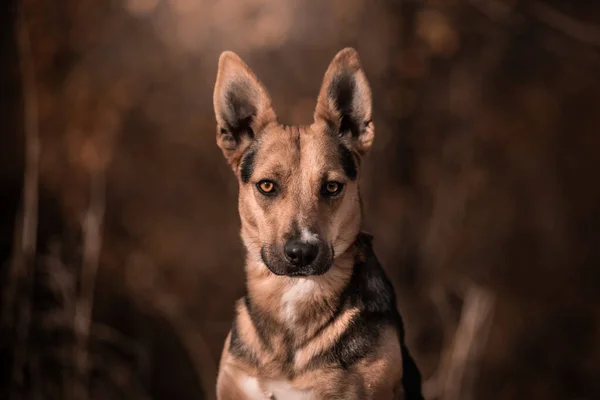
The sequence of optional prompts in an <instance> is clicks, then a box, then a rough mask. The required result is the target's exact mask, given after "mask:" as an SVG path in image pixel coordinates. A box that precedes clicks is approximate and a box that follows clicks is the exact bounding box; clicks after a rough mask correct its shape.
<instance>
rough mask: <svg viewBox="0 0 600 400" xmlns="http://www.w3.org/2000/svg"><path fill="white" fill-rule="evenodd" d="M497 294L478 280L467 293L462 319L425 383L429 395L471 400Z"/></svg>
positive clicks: (428, 396) (447, 398)
mask: <svg viewBox="0 0 600 400" xmlns="http://www.w3.org/2000/svg"><path fill="white" fill-rule="evenodd" d="M494 303H495V296H494V294H493V293H491V292H490V291H489V290H488V289H486V288H483V287H480V286H478V285H477V284H475V283H471V284H469V286H468V287H467V288H466V291H465V295H464V304H463V309H462V313H461V317H460V322H459V324H458V328H457V330H456V333H455V334H454V340H453V341H452V345H451V347H450V348H448V349H446V350H445V351H444V355H443V358H442V362H441V364H440V367H439V369H438V371H437V373H436V376H435V377H434V378H432V379H431V380H430V381H428V382H427V383H426V385H425V391H426V397H427V398H439V399H444V400H470V399H472V398H473V372H474V366H475V365H478V362H479V357H480V354H481V352H482V350H483V349H484V348H485V344H486V342H487V338H488V334H489V328H490V326H491V321H492V318H491V317H492V314H493V311H494Z"/></svg>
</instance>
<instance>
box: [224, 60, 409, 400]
mask: <svg viewBox="0 0 600 400" xmlns="http://www.w3.org/2000/svg"><path fill="white" fill-rule="evenodd" d="M346 88H350V89H351V92H350V96H347V97H344V96H346V94H347V93H345V92H343V91H344V90H345V89H346ZM345 101H346V102H347V104H346V103H344V102H345ZM344 104H346V106H347V107H346V108H344V109H342V108H343V107H342V106H343V105H344ZM214 105H215V112H216V117H217V124H218V132H217V143H218V145H219V147H221V149H222V151H223V154H224V156H225V158H226V159H227V161H228V162H229V164H230V165H231V166H232V168H233V169H234V171H235V172H236V176H237V177H238V180H239V183H240V191H239V213H240V218H241V222H242V230H241V236H242V240H243V242H244V245H245V247H246V249H247V257H246V273H247V296H246V297H245V298H244V299H241V300H240V301H239V302H238V303H237V306H236V320H235V326H234V329H233V330H232V332H230V334H229V335H228V337H227V339H226V343H225V347H224V349H223V354H222V359H221V365H220V372H219V377H218V383H217V396H218V398H219V399H222V400H223V399H244V398H265V399H266V398H269V397H268V396H270V395H271V394H272V393H270V391H272V390H276V389H274V387H275V386H277V385H279V386H281V387H287V388H293V389H294V390H300V391H302V390H304V391H307V393H310V395H311V396H312V397H303V398H314V399H322V398H327V399H392V398H393V396H394V393H395V392H397V388H398V382H399V380H400V378H401V375H402V368H401V365H402V359H401V352H400V344H399V343H400V338H399V337H398V333H397V332H396V331H395V330H394V329H392V328H389V329H388V328H386V329H382V332H381V336H380V340H379V341H378V342H377V348H375V349H373V351H372V352H370V353H369V355H368V356H366V357H363V358H362V359H360V360H359V362H357V363H355V364H354V365H353V366H352V367H350V368H340V367H336V366H331V365H329V366H328V365H327V364H324V365H323V367H319V368H312V367H311V365H312V364H311V363H312V362H313V360H314V359H315V358H316V357H317V356H319V355H322V354H326V353H327V352H328V351H330V349H331V348H332V346H333V344H334V343H336V342H337V341H338V340H340V338H341V337H342V336H343V335H344V334H345V332H346V331H347V330H348V328H349V326H350V324H351V323H353V322H354V321H355V320H356V318H358V315H359V313H360V311H361V310H360V309H359V308H356V307H352V306H348V307H346V308H343V309H342V311H341V312H340V313H339V315H336V316H335V319H334V321H333V322H332V323H330V324H328V321H330V320H332V319H333V318H334V314H335V313H336V310H338V309H339V307H340V304H339V302H340V296H341V294H342V291H343V290H344V288H345V287H346V286H347V285H348V284H349V281H350V279H351V277H352V274H353V268H354V265H355V263H356V262H357V260H360V259H361V257H364V255H363V253H362V252H361V249H360V246H356V244H355V243H354V241H355V239H356V237H357V235H358V234H359V231H360V228H361V222H362V207H361V200H360V194H359V187H358V176H354V174H353V170H352V168H350V167H352V166H355V167H356V173H357V174H358V166H359V164H360V158H361V157H362V156H364V155H365V154H367V153H368V151H369V149H370V147H371V145H372V142H373V138H374V126H373V123H372V121H371V92H370V88H369V85H368V82H367V79H366V77H365V74H364V73H363V71H362V69H361V67H360V61H359V58H358V54H357V53H356V51H354V50H353V49H345V50H342V51H341V52H339V53H338V54H337V55H336V57H335V58H334V59H333V61H332V63H331V64H330V66H329V68H328V70H327V72H326V74H325V77H324V80H323V86H322V89H321V91H320V93H319V97H318V101H317V107H316V110H315V114H314V117H315V121H314V123H313V124H312V125H310V126H305V127H296V126H292V127H290V126H283V125H281V124H280V123H279V122H278V121H277V117H276V114H275V111H274V110H273V107H272V105H271V100H270V98H269V95H268V93H267V91H266V90H265V88H264V87H263V85H262V84H261V83H260V82H259V80H258V79H257V78H256V76H255V75H254V74H253V73H252V72H251V71H250V69H249V68H248V66H247V65H246V64H245V63H244V62H243V61H242V60H241V59H240V58H239V57H238V56H237V55H235V54H234V53H231V52H225V53H223V54H222V55H221V57H220V59H219V71H218V75H217V82H216V86H215V94H214ZM340 146H343V148H344V149H348V150H349V152H348V154H349V157H350V159H348V157H347V158H346V160H345V161H343V160H342V159H343V157H342V156H341V153H340V151H341V150H340V149H341V147H340ZM250 153H252V155H251V156H250V155H249V154H250ZM251 162H252V165H251V166H249V163H251ZM344 162H345V163H346V165H345V164H344ZM244 163H246V164H244ZM349 166H350V167H349ZM264 179H269V180H272V181H275V182H277V187H278V190H279V191H278V195H277V198H276V199H275V200H273V199H272V198H269V197H268V196H264V195H261V194H260V193H259V192H258V189H257V184H259V182H260V181H261V180H264ZM331 181H333V182H340V183H342V184H343V190H342V192H341V194H340V195H339V196H337V197H335V198H332V199H328V200H327V201H325V200H323V198H322V195H321V192H320V190H322V187H323V182H331ZM294 230H295V231H297V232H296V233H298V234H302V235H303V237H304V238H305V239H306V240H317V239H315V238H318V240H319V241H320V242H322V243H327V244H329V248H325V247H323V252H327V251H329V252H330V253H331V263H330V264H332V266H331V267H330V268H329V267H328V268H329V269H328V270H327V271H326V273H323V274H317V275H311V276H304V277H291V276H285V275H283V274H278V273H274V272H273V270H272V268H267V266H266V263H269V264H271V263H272V264H273V265H279V264H278V263H281V257H280V256H279V253H281V252H282V251H283V250H282V249H283V247H284V245H285V241H286V240H287V238H289V237H290V234H291V232H293V231H294ZM265 249H266V250H265ZM262 252H264V253H262ZM323 257H325V256H323ZM265 260H267V261H265ZM324 262H325V263H326V262H327V261H324ZM276 272H277V271H276ZM232 346H236V349H235V351H233V349H232ZM234 352H235V353H236V354H237V355H236V354H233V353H234ZM274 385H275V386H274ZM252 388H254V389H252ZM244 390H246V392H244ZM249 390H255V394H254V395H249V394H248V391H249ZM283 393H287V394H285V395H284V397H279V398H278V400H279V399H281V398H286V397H288V396H289V397H290V398H294V397H292V394H291V393H290V392H286V391H284V392H283Z"/></svg>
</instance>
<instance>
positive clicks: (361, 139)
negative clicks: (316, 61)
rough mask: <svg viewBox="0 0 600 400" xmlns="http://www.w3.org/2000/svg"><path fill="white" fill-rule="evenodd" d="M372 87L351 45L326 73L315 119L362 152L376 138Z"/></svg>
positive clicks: (335, 58) (337, 56)
mask: <svg viewBox="0 0 600 400" xmlns="http://www.w3.org/2000/svg"><path fill="white" fill-rule="evenodd" d="M371 108H372V100H371V88H370V87H369V82H368V81H367V77H366V76H365V73H364V71H363V70H362V67H361V65H360V59H359V57H358V53H357V52H356V50H354V49H353V48H350V47H348V48H345V49H343V50H341V51H340V52H339V53H337V55H336V56H335V57H334V58H333V61H331V64H329V68H328V69H327V72H326V73H325V78H324V79H323V84H322V86H321V91H320V93H319V99H318V101H317V108H316V110H315V116H314V118H315V121H323V122H325V123H327V125H328V126H329V129H330V130H331V131H332V132H333V133H334V134H336V135H339V136H340V137H341V138H347V140H349V141H350V143H351V146H352V149H353V150H354V151H355V152H357V153H358V154H359V155H365V154H366V153H368V152H369V150H370V149H371V145H372V144H373V139H374V138H375V127H374V125H373V121H372V120H371Z"/></svg>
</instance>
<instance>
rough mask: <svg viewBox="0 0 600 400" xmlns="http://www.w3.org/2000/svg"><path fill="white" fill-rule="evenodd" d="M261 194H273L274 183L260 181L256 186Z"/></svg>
mask: <svg viewBox="0 0 600 400" xmlns="http://www.w3.org/2000/svg"><path fill="white" fill-rule="evenodd" d="M256 186H257V187H258V190H260V192H261V193H262V194H273V193H275V183H274V182H272V181H260V182H258V184H257V185H256Z"/></svg>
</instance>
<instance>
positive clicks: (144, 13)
mask: <svg viewBox="0 0 600 400" xmlns="http://www.w3.org/2000/svg"><path fill="white" fill-rule="evenodd" d="M2 8H3V12H2V13H0V19H1V21H0V29H1V30H2V36H1V42H2V45H1V50H0V51H1V53H2V54H1V55H2V60H3V61H2V63H0V96H1V98H0V99H1V103H0V110H1V114H0V115H1V117H0V188H1V189H0V190H1V193H2V195H1V196H0V213H1V216H0V221H1V224H0V262H1V266H2V267H1V270H0V276H1V290H2V297H1V304H0V305H1V308H0V310H1V313H2V314H1V315H2V319H1V330H0V334H1V336H0V339H1V341H0V399H11V400H12V399H192V398H193V399H211V398H214V384H215V377H216V371H217V366H218V361H219V358H220V353H221V349H222V344H223V340H224V338H225V335H226V334H227V332H228V329H229V327H230V322H231V318H232V315H233V304H234V301H235V300H236V299H237V298H238V297H240V296H242V294H243V285H244V275H243V264H242V256H243V249H242V246H241V242H240V239H239V217H238V213H237V184H236V181H235V178H234V176H233V174H232V173H231V171H230V170H229V167H228V166H227V165H226V163H225V161H224V160H223V158H222V155H221V151H220V150H219V149H218V148H217V146H216V144H215V130H216V127H215V125H216V124H215V120H214V114H213V109H212V90H213V85H214V80H215V77H216V68H217V60H218V56H219V54H220V52H221V51H223V50H233V51H235V52H237V53H238V54H240V56H241V57H242V58H243V59H244V60H245V61H246V62H247V63H248V64H249V65H250V67H251V68H252V69H253V70H254V71H255V72H256V74H257V75H258V76H259V78H260V79H261V80H262V81H263V82H264V83H265V85H266V86H267V88H268V89H269V91H270V93H271V95H272V97H273V102H274V106H275V109H276V111H277V112H278V115H279V117H280V121H281V122H284V123H287V124H305V123H310V122H311V121H312V112H313V109H314V106H315V103H316V97H317V93H318V90H319V86H320V83H321V79H322V76H323V74H324V72H325V70H326V68H327V65H328V64H329V62H330V60H331V59H332V57H333V56H334V55H335V53H336V52H337V51H338V50H340V49H341V48H343V47H346V46H353V47H355V48H356V49H357V50H358V51H359V54H360V56H361V59H362V63H363V66H364V69H365V71H366V74H367V76H368V78H369V80H370V82H371V85H372V89H373V94H374V107H375V109H374V121H375V125H376V127H377V129H376V141H375V145H374V150H373V152H372V154H371V156H370V157H369V158H368V160H366V162H365V165H364V173H363V180H362V192H363V197H364V200H365V202H366V215H367V221H366V229H367V230H368V231H369V232H370V233H372V234H373V235H374V236H375V242H374V245H375V250H376V252H377V254H378V257H379V258H380V261H381V262H382V263H383V265H384V266H385V269H386V271H387V272H388V274H389V276H390V277H391V278H392V280H393V283H394V285H395V288H396V290H397V294H398V306H399V308H400V310H401V312H402V314H403V316H404V319H405V324H406V330H407V341H408V343H409V346H410V348H411V349H412V352H413V354H414V356H415V358H416V360H417V362H418V364H419V366H420V368H421V371H422V374H423V376H424V381H425V385H424V388H425V393H426V397H427V398H428V399H432V400H433V399H439V400H457V399H461V400H463V399H465V400H479V399H492V400H496V399H498V400H500V399H502V400H504V399H549V400H553V399H557V400H558V399H560V400H565V399H573V400H584V399H598V398H600V340H599V338H600V307H599V306H600V184H599V179H600V178H599V177H598V174H599V173H600V155H599V154H598V149H600V108H599V107H600V4H598V2H583V1H577V2H576V1H567V0H540V1H526V0H444V1H439V0H420V1H419V0H404V1H401V0H378V1H367V0H331V1H321V0H278V1H267V0H243V1H242V0H106V1H96V0H61V1H56V0H23V1H18V0H4V1H3V2H2Z"/></svg>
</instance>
